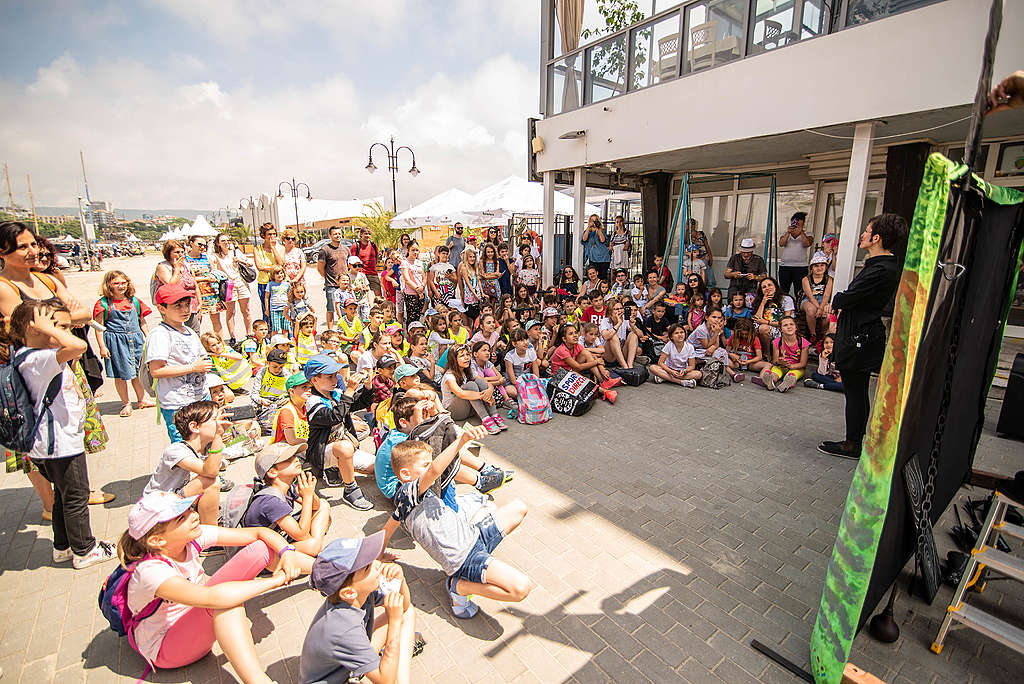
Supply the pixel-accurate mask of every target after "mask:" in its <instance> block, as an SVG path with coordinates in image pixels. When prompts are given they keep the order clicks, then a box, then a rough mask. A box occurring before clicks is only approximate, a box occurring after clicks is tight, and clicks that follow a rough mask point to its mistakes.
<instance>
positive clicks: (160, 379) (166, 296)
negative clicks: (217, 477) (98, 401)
mask: <svg viewBox="0 0 1024 684" xmlns="http://www.w3.org/2000/svg"><path fill="white" fill-rule="evenodd" d="M194 297H195V295H194V293H192V292H190V291H189V290H186V289H185V288H184V287H182V286H181V285H179V284H177V283H168V284H166V285H161V286H160V288H159V289H157V291H156V297H154V301H155V302H156V308H157V310H158V311H159V312H160V316H161V317H163V322H161V323H160V325H158V326H157V327H155V328H153V331H152V332H150V333H149V337H148V338H146V359H145V361H146V364H147V365H148V367H149V374H150V375H151V376H152V377H153V379H154V380H155V381H156V400H157V403H158V404H159V405H160V416H161V417H162V418H163V421H164V424H165V425H166V426H167V436H168V437H170V439H171V443H172V444H173V443H174V442H180V441H181V435H180V434H178V430H177V428H175V427H174V412H175V411H177V410H178V409H180V408H181V407H183V406H187V405H188V404H191V403H192V402H194V401H199V400H201V399H204V398H206V396H207V391H206V373H207V372H209V371H210V369H212V368H213V362H212V361H210V358H209V357H208V356H207V355H206V353H205V352H204V350H203V347H202V345H201V344H200V343H199V334H198V333H196V332H195V331H194V330H192V328H189V327H188V326H186V325H185V321H186V320H188V318H189V316H191V312H190V307H191V306H192V300H193V298H194Z"/></svg>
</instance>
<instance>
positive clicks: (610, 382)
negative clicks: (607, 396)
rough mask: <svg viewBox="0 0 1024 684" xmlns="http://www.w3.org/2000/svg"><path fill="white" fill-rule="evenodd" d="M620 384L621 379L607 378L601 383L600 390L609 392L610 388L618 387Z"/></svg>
mask: <svg viewBox="0 0 1024 684" xmlns="http://www.w3.org/2000/svg"><path fill="white" fill-rule="evenodd" d="M621 384H622V378H608V379H607V380H605V381H604V382H602V383H601V385H600V387H601V389H606V390H610V389H611V388H613V387H618V386H619V385H621Z"/></svg>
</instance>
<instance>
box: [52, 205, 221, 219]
mask: <svg viewBox="0 0 1024 684" xmlns="http://www.w3.org/2000/svg"><path fill="white" fill-rule="evenodd" d="M214 211H216V210H215V209H114V213H115V214H117V215H118V216H123V217H124V218H126V219H128V220H129V221H134V220H136V219H141V218H142V215H143V214H149V215H151V216H180V217H181V218H186V219H188V220H189V221H191V220H193V219H195V217H196V215H197V214H203V215H204V216H206V218H207V219H209V218H210V217H212V216H213V213H214ZM36 213H38V214H39V215H40V216H74V215H76V214H77V213H78V207H36Z"/></svg>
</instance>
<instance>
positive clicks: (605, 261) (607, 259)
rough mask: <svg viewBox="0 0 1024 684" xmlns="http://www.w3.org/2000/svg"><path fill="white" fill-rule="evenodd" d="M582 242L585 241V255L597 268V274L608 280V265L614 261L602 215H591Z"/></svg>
mask: <svg viewBox="0 0 1024 684" xmlns="http://www.w3.org/2000/svg"><path fill="white" fill-rule="evenodd" d="M580 242H582V243H583V257H584V258H585V259H586V260H587V262H588V263H589V264H590V265H591V266H593V267H594V268H595V269H597V275H598V277H599V278H600V279H601V280H608V267H609V266H610V265H611V262H612V252H611V249H609V247H608V235H607V234H606V233H605V231H604V226H603V225H602V224H601V217H600V216H598V215H597V214H591V215H590V218H589V219H587V227H586V229H585V230H584V231H583V235H582V237H581V239H580Z"/></svg>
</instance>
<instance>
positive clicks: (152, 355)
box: [146, 323, 207, 409]
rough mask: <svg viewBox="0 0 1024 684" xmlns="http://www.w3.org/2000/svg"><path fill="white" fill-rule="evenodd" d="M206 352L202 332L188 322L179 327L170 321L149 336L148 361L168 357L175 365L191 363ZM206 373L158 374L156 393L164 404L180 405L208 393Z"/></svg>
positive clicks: (172, 407) (168, 360) (171, 407)
mask: <svg viewBox="0 0 1024 684" xmlns="http://www.w3.org/2000/svg"><path fill="white" fill-rule="evenodd" d="M205 354H206V351H205V350H204V349H203V346H202V345H201V344H200V343H199V335H198V334H197V333H196V331H194V330H192V328H189V327H188V326H185V327H184V328H183V329H182V330H175V329H174V328H172V327H171V326H169V325H167V324H166V323H161V324H160V325H158V326H157V327H155V328H153V330H152V332H150V333H149V337H148V338H146V363H149V362H150V361H164V362H166V363H167V364H168V365H171V366H187V365H189V364H192V363H195V362H196V361H198V360H199V359H200V358H201V357H202V356H204V355H205ZM206 395H207V391H206V375H205V374H204V373H187V374H186V375H177V376H175V377H173V378H157V381H156V396H157V399H159V401H160V408H165V409H180V408H181V407H182V406H187V405H189V404H191V403H192V402H193V401H199V400H200V399H203V398H204V397H206Z"/></svg>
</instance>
